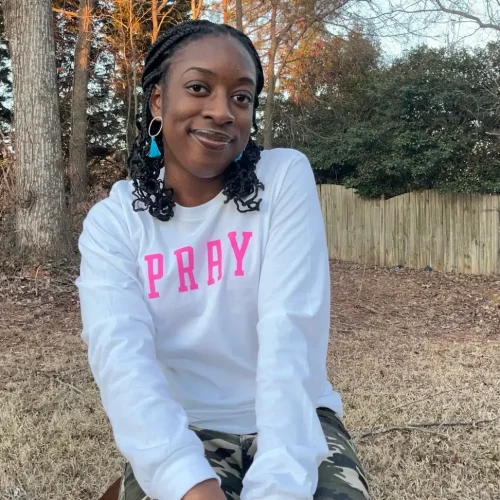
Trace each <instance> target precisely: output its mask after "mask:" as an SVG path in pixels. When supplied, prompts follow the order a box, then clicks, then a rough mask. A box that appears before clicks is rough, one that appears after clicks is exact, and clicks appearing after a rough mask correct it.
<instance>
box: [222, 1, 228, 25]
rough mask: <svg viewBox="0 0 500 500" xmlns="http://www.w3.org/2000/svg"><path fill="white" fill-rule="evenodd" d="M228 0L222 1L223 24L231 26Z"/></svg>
mask: <svg viewBox="0 0 500 500" xmlns="http://www.w3.org/2000/svg"><path fill="white" fill-rule="evenodd" d="M227 2H228V0H222V22H223V23H224V24H229V10H228V7H227Z"/></svg>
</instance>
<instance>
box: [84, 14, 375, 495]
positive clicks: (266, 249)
mask: <svg viewBox="0 0 500 500" xmlns="http://www.w3.org/2000/svg"><path fill="white" fill-rule="evenodd" d="M263 83H264V82H263V72H262V66H261V62H260V60H259V56H258V54H257V52H256V50H255V48H254V46H253V45H252V43H251V41H250V40H249V39H248V38H247V37H246V36H245V35H243V34H242V33H241V32H239V31H237V30H235V29H233V28H231V27H229V26H225V25H218V24H213V23H211V22H208V21H190V22H186V23H183V24H181V25H178V26H175V27H174V28H172V29H170V30H169V31H168V32H167V33H166V34H165V35H164V36H163V37H162V38H160V39H159V40H158V41H157V42H156V43H155V44H154V45H153V47H152V48H151V50H150V51H149V54H148V56H147V59H146V65H145V70H144V76H143V91H144V109H143V110H142V119H141V122H140V132H139V135H138V138H137V140H136V142H135V144H134V145H133V147H132V151H131V153H130V157H129V160H128V163H129V168H130V172H131V177H132V180H131V181H120V182H118V183H117V184H115V186H114V187H113V189H112V191H111V194H110V196H109V198H108V199H106V200H104V201H102V202H100V203H98V204H97V205H96V206H94V207H93V209H92V210H91V211H90V213H89V215H88V217H87V219H86V221H85V224H84V230H83V233H82V236H81V238H80V251H81V254H82V264H81V274H80V277H79V279H78V281H77V284H78V287H79V290H80V297H81V308H82V318H83V338H84V340H85V341H86V342H87V343H88V346H89V360H90V365H91V369H92V372H93V374H94V377H95V380H96V382H97V384H98V386H99V389H100V391H101V396H102V401H103V405H104V409H105V411H106V413H107V415H108V417H109V419H110V422H111V425H112V428H113V432H114V436H115V439H116V442H117V445H118V448H119V449H120V451H121V452H122V453H123V455H124V456H125V457H126V459H127V460H128V463H127V466H126V468H125V472H124V475H123V478H122V482H121V489H120V498H121V499H124V500H143V499H146V498H155V499H159V500H178V499H184V500H196V499H203V500H222V499H226V498H232V499H238V498H241V499H243V500H254V499H266V500H278V499H279V500H281V499H283V500H284V499H287V500H289V499H304V500H305V499H311V498H314V499H349V500H358V499H366V498H368V493H367V486H366V481H365V478H364V475H363V471H362V469H361V466H360V464H359V461H358V460H357V458H356V455H355V453H354V450H353V448H352V445H351V443H350V439H349V435H348V433H347V431H346V430H345V429H344V426H343V424H342V422H341V420H340V418H341V415H342V405H341V402H340V397H339V396H338V394H337V393H336V392H334V391H333V389H332V387H331V385H330V384H329V383H328V381H327V376H326V352H327V344H328V331H329V318H330V296H329V286H330V285H329V266H328V255H327V248H326V242H325V235H324V228H323V222H322V217H321V211H320V206H319V202H318V197H317V192H316V187H315V182H314V177H313V174H312V171H311V167H310V165H309V162H308V160H307V158H306V157H305V156H304V155H302V154H301V153H299V152H297V151H294V150H287V149H276V150H270V151H263V152H261V150H260V148H259V147H258V146H257V145H256V144H255V142H254V140H253V139H252V128H253V129H254V131H255V111H256V109H257V106H258V102H259V101H258V96H259V94H260V92H261V91H262V88H263Z"/></svg>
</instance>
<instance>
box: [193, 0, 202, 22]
mask: <svg viewBox="0 0 500 500" xmlns="http://www.w3.org/2000/svg"><path fill="white" fill-rule="evenodd" d="M202 7H203V0H191V16H192V18H193V19H199V17H200V15H201V8H202Z"/></svg>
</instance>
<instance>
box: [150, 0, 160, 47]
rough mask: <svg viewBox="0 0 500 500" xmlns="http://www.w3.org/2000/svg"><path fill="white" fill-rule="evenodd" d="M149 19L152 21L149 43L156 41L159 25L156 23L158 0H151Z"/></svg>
mask: <svg viewBox="0 0 500 500" xmlns="http://www.w3.org/2000/svg"><path fill="white" fill-rule="evenodd" d="M151 20H152V21H153V32H152V33H151V43H154V42H156V39H157V38H158V33H159V32H160V27H159V25H158V0H151Z"/></svg>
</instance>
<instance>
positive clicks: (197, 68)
mask: <svg viewBox="0 0 500 500" xmlns="http://www.w3.org/2000/svg"><path fill="white" fill-rule="evenodd" d="M188 71H197V72H198V73H204V74H205V75H208V76H216V73H215V72H214V71H212V70H211V69H208V68H202V67H200V66H191V67H190V68H188V69H187V70H186V71H184V73H182V74H183V75H184V74H186V73H187V72H188ZM238 81H239V82H240V83H248V84H250V85H253V86H254V87H255V81H254V79H253V78H250V77H249V76H242V77H241V78H238Z"/></svg>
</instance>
